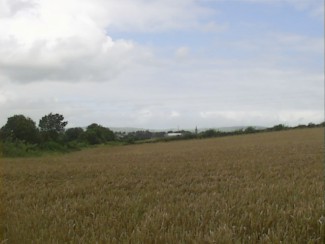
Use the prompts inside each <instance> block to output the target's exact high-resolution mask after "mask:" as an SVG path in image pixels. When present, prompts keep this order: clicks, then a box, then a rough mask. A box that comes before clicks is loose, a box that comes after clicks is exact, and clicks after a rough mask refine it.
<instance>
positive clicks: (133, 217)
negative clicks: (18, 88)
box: [0, 128, 324, 243]
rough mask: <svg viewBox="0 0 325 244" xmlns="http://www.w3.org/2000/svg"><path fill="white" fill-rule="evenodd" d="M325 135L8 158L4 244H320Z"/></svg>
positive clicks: (294, 133)
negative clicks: (280, 243)
mask: <svg viewBox="0 0 325 244" xmlns="http://www.w3.org/2000/svg"><path fill="white" fill-rule="evenodd" d="M323 135H324V129H323V128H314V129H297V130H288V131H281V132H272V133H258V134H252V135H241V136H229V137H223V138H212V139H201V140H188V141H174V142H168V143H164V142H161V143H152V144H140V145H128V146H100V147H97V148H92V149H86V150H82V151H79V152H74V153H70V154H65V155H51V156H44V157H36V158H15V159H1V161H0V163H1V168H0V169H1V175H0V176H1V198H0V201H1V216H0V219H1V223H0V224H1V226H0V227H1V239H0V243H2V242H3V243H96V242H98V243H279V242H281V241H282V242H283V243H308V242H310V243H322V241H323V238H324V226H322V225H321V223H320V221H319V219H320V217H321V216H322V215H323V193H324V186H323V175H324V174H323V172H324V171H323V156H324V155H323V146H324V140H323V138H324V137H323ZM1 241H2V242H1Z"/></svg>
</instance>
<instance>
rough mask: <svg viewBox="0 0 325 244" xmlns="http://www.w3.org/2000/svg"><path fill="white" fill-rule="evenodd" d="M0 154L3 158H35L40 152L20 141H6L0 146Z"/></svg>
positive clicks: (34, 146)
mask: <svg viewBox="0 0 325 244" xmlns="http://www.w3.org/2000/svg"><path fill="white" fill-rule="evenodd" d="M0 146H1V148H0V154H2V155H3V156H5V157H26V156H36V155H39V154H40V151H39V150H38V148H37V145H35V144H29V143H26V142H24V141H20V140H15V141H12V140H7V141H5V142H2V143H1V144H0Z"/></svg>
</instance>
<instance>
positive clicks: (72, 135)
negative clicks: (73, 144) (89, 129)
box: [65, 127, 84, 141]
mask: <svg viewBox="0 0 325 244" xmlns="http://www.w3.org/2000/svg"><path fill="white" fill-rule="evenodd" d="M83 133H84V130H83V129H82V128H81V127H75V128H69V129H67V130H66V131H65V139H66V140H67V141H78V140H80V139H81V137H82V134H83Z"/></svg>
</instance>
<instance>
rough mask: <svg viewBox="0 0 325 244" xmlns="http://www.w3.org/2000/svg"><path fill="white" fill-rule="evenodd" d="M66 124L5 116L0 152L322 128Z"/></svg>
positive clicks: (57, 117) (58, 119) (57, 118)
mask: <svg viewBox="0 0 325 244" xmlns="http://www.w3.org/2000/svg"><path fill="white" fill-rule="evenodd" d="M67 124H68V121H64V116H63V115H61V114H53V113H50V114H48V115H45V116H43V117H42V118H41V119H40V121H39V124H38V127H37V126H36V123H35V122H34V121H33V120H32V119H30V118H28V117H25V116H24V115H14V116H12V117H10V118H8V121H7V123H6V124H5V125H4V126H3V127H2V128H1V129H0V142H1V144H0V154H1V155H2V156H5V157H26V156H35V155H42V154H44V153H51V152H59V153H63V152H70V151H75V150H80V149H81V148H85V147H89V146H93V145H99V144H108V143H110V142H115V144H119V145H121V144H141V143H153V142H160V141H164V142H168V141H176V140H188V139H202V138H212V137H224V136H233V135H242V134H252V133H259V132H265V131H282V130H287V129H295V128H315V127H324V122H323V123H321V124H318V125H317V124H314V123H309V124H308V125H299V126H297V127H292V128H291V127H288V126H285V125H283V124H279V125H275V126H273V127H271V128H267V129H263V130H261V129H256V128H254V127H252V126H249V127H246V128H244V129H241V130H236V131H231V132H224V131H218V130H214V129H208V130H206V131H203V132H200V133H198V131H197V129H196V130H195V132H191V131H185V130H181V131H169V132H167V133H165V132H151V131H149V130H146V131H136V132H130V133H123V132H117V133H114V132H113V131H111V130H110V129H109V128H106V127H104V126H101V125H98V124H96V123H92V124H91V125H89V126H87V127H86V129H85V130H84V129H83V128H80V127H75V128H68V129H66V128H65V127H66V126H67Z"/></svg>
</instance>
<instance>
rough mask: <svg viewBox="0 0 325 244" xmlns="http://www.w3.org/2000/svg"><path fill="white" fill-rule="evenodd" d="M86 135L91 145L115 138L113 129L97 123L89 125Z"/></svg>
mask: <svg viewBox="0 0 325 244" xmlns="http://www.w3.org/2000/svg"><path fill="white" fill-rule="evenodd" d="M84 137H85V139H86V141H87V142H88V143H89V144H91V145H94V144H101V143H105V142H108V141H113V140H115V135H114V133H113V131H111V130H110V129H108V128H106V127H103V126H101V125H98V124H96V123H93V124H91V125H89V126H88V127H87V129H86V132H85V134H84Z"/></svg>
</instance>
